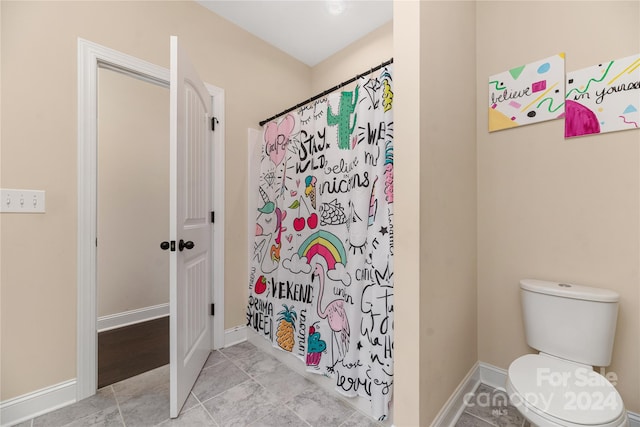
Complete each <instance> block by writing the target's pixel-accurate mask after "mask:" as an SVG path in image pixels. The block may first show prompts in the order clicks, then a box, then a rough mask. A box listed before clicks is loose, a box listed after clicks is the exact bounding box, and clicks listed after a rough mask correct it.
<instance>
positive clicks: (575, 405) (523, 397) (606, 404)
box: [507, 354, 627, 427]
mask: <svg viewBox="0 0 640 427" xmlns="http://www.w3.org/2000/svg"><path fill="white" fill-rule="evenodd" d="M507 392H508V393H509V398H510V400H511V401H512V404H514V406H516V407H518V408H519V409H520V410H521V412H523V414H524V415H525V416H527V417H530V421H532V422H535V423H536V424H538V425H539V426H569V427H583V426H603V427H604V426H606V427H618V426H624V425H627V416H626V412H625V410H624V404H623V402H622V398H621V397H620V394H619V393H618V392H617V390H616V389H615V388H614V387H613V385H611V383H610V382H609V381H607V380H606V379H605V378H604V377H603V376H602V375H600V374H598V373H597V372H595V371H593V369H592V368H591V367H590V366H585V365H582V364H578V363H574V362H569V361H567V360H563V359H559V358H557V357H554V356H550V355H546V354H527V355H525V356H522V357H520V358H518V359H516V360H515V361H513V363H511V366H509V371H508V379H507Z"/></svg>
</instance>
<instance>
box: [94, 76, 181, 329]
mask: <svg viewBox="0 0 640 427" xmlns="http://www.w3.org/2000/svg"><path fill="white" fill-rule="evenodd" d="M168 165H169V89H168V88H167V87H163V86H159V85H155V84H152V83H150V82H146V81H143V80H140V79H136V78H135V77H132V76H128V75H125V74H122V73H118V72H115V71H112V70H108V69H104V68H100V69H99V70H98V250H97V256H98V263H97V268H96V270H97V286H98V297H97V300H98V316H99V317H100V316H106V315H110V314H117V313H122V312H125V311H129V310H134V309H140V308H145V307H150V306H154V305H158V304H168V303H169V254H168V252H165V251H162V250H160V248H159V245H160V242H161V241H163V240H166V239H168V237H169V168H168Z"/></svg>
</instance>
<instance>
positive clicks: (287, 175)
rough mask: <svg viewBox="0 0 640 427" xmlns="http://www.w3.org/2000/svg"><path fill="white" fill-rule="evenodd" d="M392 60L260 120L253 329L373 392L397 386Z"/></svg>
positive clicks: (353, 390) (377, 400)
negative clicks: (349, 84)
mask: <svg viewBox="0 0 640 427" xmlns="http://www.w3.org/2000/svg"><path fill="white" fill-rule="evenodd" d="M391 72H392V66H387V67H385V68H382V69H381V70H380V71H379V72H378V73H376V74H375V75H374V74H371V75H369V76H366V77H361V78H360V79H359V80H358V81H357V85H356V87H355V88H354V89H353V90H352V91H350V92H346V91H345V92H339V93H334V94H331V95H328V96H327V97H326V98H323V99H320V100H317V101H315V102H313V103H311V104H309V105H306V106H304V107H302V108H300V109H299V110H297V111H296V112H295V113H290V114H288V115H286V116H285V117H284V118H282V119H281V120H280V121H278V122H276V121H273V122H270V123H268V124H266V125H265V126H264V128H263V141H262V154H261V161H260V171H259V174H258V176H259V180H258V182H256V183H252V184H251V185H253V186H254V187H253V188H254V190H253V191H254V196H255V198H256V200H257V204H256V206H257V210H256V212H255V240H254V245H253V250H252V252H251V254H252V255H251V256H252V259H251V260H250V263H251V264H250V277H249V302H248V306H247V325H248V326H249V327H251V328H253V329H254V330H255V331H256V332H258V333H259V334H261V335H263V336H264V337H265V338H266V339H268V340H269V341H271V343H272V344H273V346H275V347H278V348H280V349H281V350H283V351H287V352H290V353H291V354H294V355H295V356H297V357H298V358H299V359H301V360H302V361H303V362H304V363H305V364H306V366H307V370H308V371H310V372H314V373H318V374H321V375H325V376H329V377H332V378H334V379H335V383H336V389H337V390H338V391H339V392H341V393H342V394H344V395H346V396H351V397H353V396H358V395H359V396H363V397H365V398H368V399H370V400H371V414H372V416H373V417H374V418H376V419H380V420H382V419H385V418H386V417H387V416H388V413H389V406H390V401H391V396H392V388H393V351H394V350H393V90H392V88H393V84H392V81H393V80H392V75H391Z"/></svg>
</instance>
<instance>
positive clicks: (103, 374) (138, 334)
mask: <svg viewBox="0 0 640 427" xmlns="http://www.w3.org/2000/svg"><path fill="white" fill-rule="evenodd" d="M167 363H169V317H168V316H167V317H162V318H160V319H155V320H150V321H148V322H143V323H137V324H135V325H130V326H125V327H123V328H118V329H112V330H110V331H105V332H100V333H99V334H98V388H100V387H104V386H107V385H109V384H113V383H116V382H118V381H122V380H124V379H127V378H130V377H133V376H135V375H138V374H141V373H143V372H146V371H150V370H151V369H155V368H158V367H160V366H163V365H166V364H167Z"/></svg>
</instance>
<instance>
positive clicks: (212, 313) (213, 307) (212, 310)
mask: <svg viewBox="0 0 640 427" xmlns="http://www.w3.org/2000/svg"><path fill="white" fill-rule="evenodd" d="M211 315H212V316H215V315H216V305H215V304H211Z"/></svg>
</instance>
